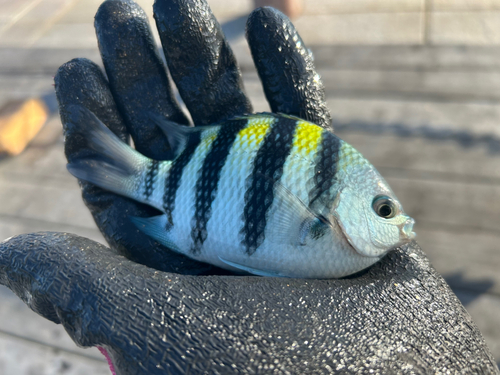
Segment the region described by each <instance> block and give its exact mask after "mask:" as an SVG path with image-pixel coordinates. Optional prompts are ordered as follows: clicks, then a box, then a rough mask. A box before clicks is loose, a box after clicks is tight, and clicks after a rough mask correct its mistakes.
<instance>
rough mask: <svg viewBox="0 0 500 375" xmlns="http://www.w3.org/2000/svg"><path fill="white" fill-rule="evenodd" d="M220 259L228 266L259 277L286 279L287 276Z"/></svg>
mask: <svg viewBox="0 0 500 375" xmlns="http://www.w3.org/2000/svg"><path fill="white" fill-rule="evenodd" d="M219 259H220V260H221V261H222V262H224V263H226V264H227V265H228V266H231V267H234V268H237V269H239V270H241V271H245V272H248V273H251V274H254V275H257V276H266V277H286V276H285V275H283V274H282V273H280V272H277V271H273V270H266V269H258V268H253V267H248V266H244V265H243V264H239V263H235V262H231V261H230V260H227V259H224V258H221V257H219Z"/></svg>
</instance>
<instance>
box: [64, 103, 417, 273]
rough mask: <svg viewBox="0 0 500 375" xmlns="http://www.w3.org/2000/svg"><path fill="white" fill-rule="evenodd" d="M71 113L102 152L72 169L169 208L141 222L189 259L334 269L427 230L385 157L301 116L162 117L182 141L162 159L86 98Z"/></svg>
mask: <svg viewBox="0 0 500 375" xmlns="http://www.w3.org/2000/svg"><path fill="white" fill-rule="evenodd" d="M68 111H69V112H70V113H71V116H68V117H69V118H70V119H71V120H70V121H72V122H74V123H75V124H76V126H75V127H74V128H79V129H81V133H82V136H83V137H85V139H86V142H87V145H88V147H89V149H90V150H91V151H92V152H91V153H90V154H89V153H87V154H86V155H87V156H82V157H80V158H76V159H73V160H71V162H70V163H68V165H67V169H68V171H69V172H70V173H71V174H72V175H73V176H75V177H77V178H78V179H81V180H84V181H88V182H90V183H92V184H94V185H97V186H99V187H101V188H103V189H106V190H108V191H111V192H114V193H116V194H120V195H123V196H125V197H129V198H131V199H133V200H135V201H137V202H141V203H144V204H146V205H150V206H152V207H154V208H156V209H158V210H159V211H160V212H161V213H162V214H161V215H158V216H154V217H147V218H144V217H131V218H130V220H131V221H133V223H134V224H135V225H136V226H137V228H139V230H140V231H142V232H143V233H145V234H146V235H148V236H150V237H151V238H153V239H155V240H156V241H158V242H159V243H161V244H163V245H164V246H166V247H167V248H169V249H171V250H172V251H175V252H178V253H181V254H184V255H186V256H187V257H189V258H192V259H195V260H198V261H201V262H206V263H209V264H212V265H214V266H217V267H221V268H223V269H227V270H230V271H233V272H236V273H240V274H242V273H243V274H253V275H259V276H267V277H291V278H315V279H330V278H341V277H344V276H348V275H351V274H354V273H357V272H359V271H361V270H363V269H365V268H367V267H370V266H371V265H373V264H374V263H376V262H377V261H379V260H380V259H381V258H382V257H384V255H386V254H387V253H388V252H389V251H390V250H393V249H395V248H398V247H401V246H403V245H404V244H406V243H409V242H410V241H411V240H412V239H413V238H415V232H413V226H414V223H415V221H414V220H413V219H412V218H411V217H410V216H408V215H407V214H406V213H405V212H404V210H403V207H402V205H401V203H400V202H399V200H398V199H397V197H396V196H395V194H394V192H393V191H392V190H391V188H390V187H389V185H388V184H387V182H386V181H385V180H384V178H383V177H382V176H381V175H380V173H379V172H378V171H377V170H376V169H375V167H374V166H373V165H372V164H370V162H368V160H366V159H365V158H364V157H363V156H362V155H361V153H359V152H358V151H356V150H355V149H354V148H353V147H352V146H351V145H349V144H348V143H346V142H344V141H343V140H341V139H340V138H338V137H337V136H336V135H335V134H334V133H333V132H332V131H331V130H329V129H325V128H322V127H320V126H318V125H316V124H313V123H311V122H308V121H305V120H303V119H300V118H298V117H294V116H290V115H285V114H275V113H258V114H250V115H244V116H238V117H234V118H231V119H228V120H224V121H222V122H221V123H218V124H213V125H207V126H199V127H190V126H184V125H179V124H176V123H174V122H171V121H169V120H168V119H166V118H163V117H161V116H159V115H151V116H150V119H151V121H152V122H153V123H154V124H155V126H158V127H159V128H160V129H161V130H162V131H163V132H164V134H165V135H166V137H167V139H168V142H169V144H170V147H171V150H172V158H171V160H153V159H150V158H148V157H146V156H144V155H142V154H141V153H139V152H137V151H136V150H134V149H133V148H132V147H131V146H129V145H128V144H127V143H125V142H123V141H122V140H120V139H119V138H118V137H117V136H116V135H115V134H114V133H113V132H112V131H111V130H110V129H109V128H108V127H106V125H104V124H103V123H102V122H101V121H100V120H99V119H98V118H97V117H96V116H95V115H94V114H93V113H92V112H91V111H89V110H88V109H86V108H84V107H83V106H72V107H71V108H69V109H68Z"/></svg>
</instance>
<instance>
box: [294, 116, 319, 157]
mask: <svg viewBox="0 0 500 375" xmlns="http://www.w3.org/2000/svg"><path fill="white" fill-rule="evenodd" d="M322 134H323V129H322V128H320V127H319V126H317V125H314V124H311V123H310V122H307V121H300V120H299V121H297V128H296V130H295V136H294V137H293V148H294V149H295V152H296V153H298V154H301V155H304V156H305V155H307V154H310V153H311V152H315V151H316V150H317V149H318V148H319V145H320V143H321V135H322Z"/></svg>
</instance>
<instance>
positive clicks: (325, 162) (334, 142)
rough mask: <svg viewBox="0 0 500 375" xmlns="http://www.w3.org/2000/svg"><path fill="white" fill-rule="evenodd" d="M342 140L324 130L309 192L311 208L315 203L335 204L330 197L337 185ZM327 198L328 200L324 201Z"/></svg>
mask: <svg viewBox="0 0 500 375" xmlns="http://www.w3.org/2000/svg"><path fill="white" fill-rule="evenodd" d="M340 142H341V141H340V139H339V138H337V137H336V136H335V135H333V134H332V133H330V132H329V131H327V130H323V132H322V136H321V143H320V146H319V150H318V155H317V157H316V160H315V166H314V178H313V187H312V189H311V190H310V191H309V207H310V208H313V205H314V204H315V203H321V204H322V205H326V206H328V204H331V203H333V199H331V198H332V197H330V196H329V195H328V193H329V192H330V190H331V188H332V186H333V185H334V184H335V175H336V174H337V166H338V161H339V150H340ZM324 198H326V199H324Z"/></svg>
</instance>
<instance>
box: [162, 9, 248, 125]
mask: <svg viewBox="0 0 500 375" xmlns="http://www.w3.org/2000/svg"><path fill="white" fill-rule="evenodd" d="M153 9H154V16H155V19H156V25H157V27H158V31H159V34H160V38H161V42H162V45H163V51H164V53H165V58H166V60H167V63H168V68H169V71H170V74H171V76H172V79H173V80H174V82H175V84H176V85H177V88H178V90H179V92H180V94H181V97H182V99H183V100H184V103H185V104H186V106H187V108H188V109H189V112H190V113H191V117H192V119H193V122H194V124H195V125H204V124H210V123H215V122H218V121H220V120H223V119H225V118H229V117H232V116H235V115H241V114H244V113H251V112H252V106H251V104H250V102H249V100H248V98H247V97H246V95H245V93H244V89H243V81H242V78H241V73H240V70H239V68H238V66H237V64H236V60H235V58H234V55H233V52H232V50H231V48H230V47H229V44H228V42H227V41H226V39H225V37H224V34H223V32H222V30H221V27H220V25H219V23H218V22H217V20H216V19H215V17H214V16H213V14H212V11H211V10H210V7H209V6H208V5H207V3H206V2H205V1H203V0H194V1H189V2H188V1H181V0H157V1H156V2H155V4H154V7H153Z"/></svg>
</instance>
